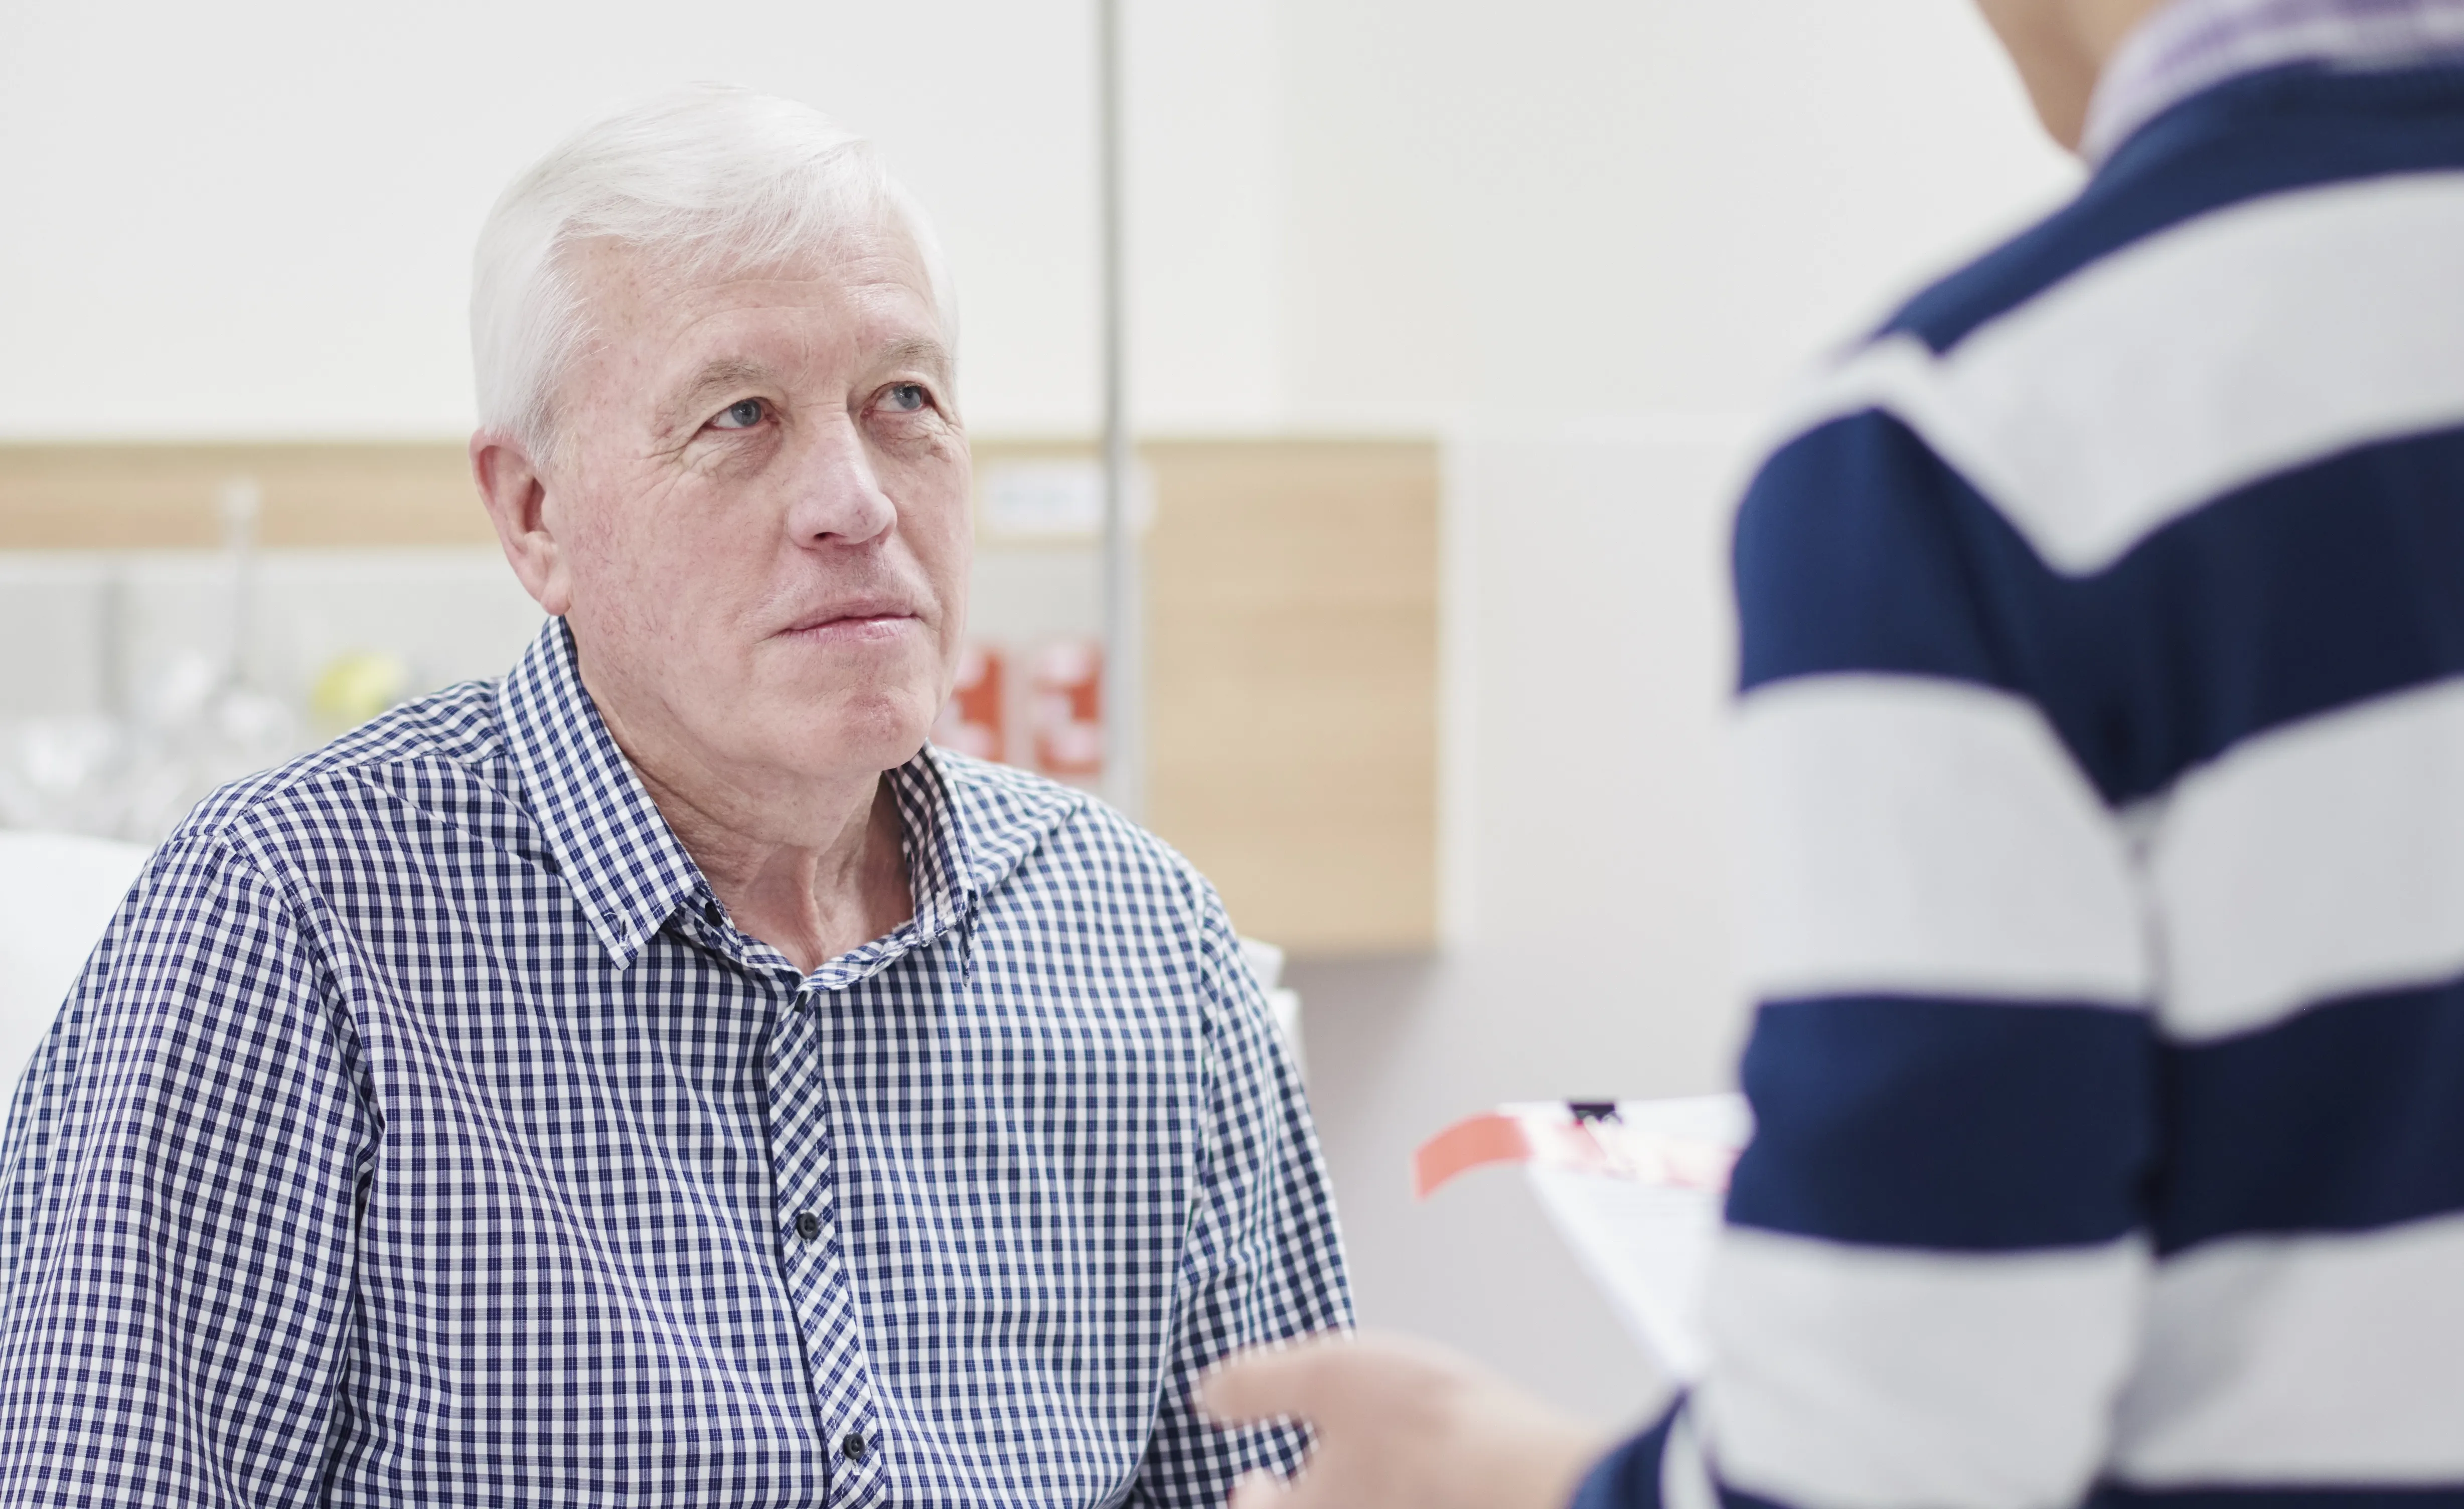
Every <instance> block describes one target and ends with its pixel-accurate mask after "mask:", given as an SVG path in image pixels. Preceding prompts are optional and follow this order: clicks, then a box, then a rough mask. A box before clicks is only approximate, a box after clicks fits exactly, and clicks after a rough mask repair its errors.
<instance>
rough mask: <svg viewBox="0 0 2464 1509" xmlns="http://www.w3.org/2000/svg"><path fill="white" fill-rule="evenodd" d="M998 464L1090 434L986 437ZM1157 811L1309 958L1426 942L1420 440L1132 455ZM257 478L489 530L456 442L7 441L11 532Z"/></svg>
mask: <svg viewBox="0 0 2464 1509" xmlns="http://www.w3.org/2000/svg"><path fill="white" fill-rule="evenodd" d="M977 455H978V462H979V471H980V469H981V467H982V466H983V465H984V464H987V463H994V462H998V461H1000V460H1001V459H1025V458H1036V457H1052V456H1067V455H1091V453H1090V452H1089V450H1088V448H1087V447H1085V446H1084V445H1083V444H1075V443H1069V442H1045V441H1002V440H987V441H983V442H979V445H978V447H977ZM1143 455H1144V458H1145V460H1146V463H1147V465H1148V467H1149V469H1150V471H1151V474H1152V476H1153V477H1154V482H1155V522H1154V525H1153V528H1152V530H1151V531H1150V533H1149V535H1148V538H1147V542H1146V551H1147V562H1148V583H1147V602H1148V613H1149V644H1148V680H1149V688H1150V689H1149V694H1148V713H1149V731H1148V752H1149V761H1150V765H1149V772H1148V801H1149V810H1148V813H1147V817H1148V821H1149V823H1150V824H1151V825H1152V826H1153V827H1154V828H1155V832H1158V833H1160V834H1162V835H1163V836H1164V837H1165V838H1166V839H1167V840H1169V841H1170V842H1172V843H1173V844H1174V845H1176V846H1177V847H1178V848H1179V849H1180V850H1181V851H1182V852H1183V853H1185V854H1188V855H1189V856H1190V857H1191V859H1193V860H1194V861H1196V862H1197V864H1198V866H1199V868H1200V869H1201V870H1203V871H1205V872H1206V873H1207V875H1208V876H1209V877H1211V878H1212V879H1213V880H1214V881H1215V883H1216V885H1217V887H1218V888H1219V889H1220V890H1221V892H1222V894H1223V897H1224V899H1225V901H1226V903H1227V904H1228V905H1229V906H1230V908H1231V911H1232V916H1233V919H1234V921H1236V922H1237V923H1238V924H1239V925H1240V926H1241V927H1242V929H1243V931H1246V932H1248V933H1251V934H1253V935H1255V936H1258V937H1262V938H1266V939H1270V940H1272V941H1274V942H1276V943H1282V944H1284V945H1285V946H1286V947H1287V948H1290V949H1292V950H1293V951H1295V952H1297V953H1303V954H1310V953H1317V954H1325V953H1345V952H1362V951H1375V950H1392V949H1417V948H1425V947H1428V946H1431V945H1432V944H1433V943H1434V942H1435V940H1436V935H1437V764H1438V662H1437V655H1438V648H1437V641H1438V491H1439V465H1438V456H1437V448H1436V446H1435V445H1434V444H1430V443H1426V442H1351V441H1298V440H1285V439H1255V440H1251V439H1228V440H1217V441H1161V442H1155V443H1151V444H1149V445H1147V446H1146V447H1144V448H1143ZM242 476H245V477H254V478H255V479H256V480H257V482H258V484H259V485H260V487H262V489H263V491H264V512H263V515H262V519H261V523H260V536H259V538H260V539H261V540H262V542H263V543H264V544H267V545H270V546H276V547H281V546H384V545H438V544H486V543H488V542H489V541H490V540H492V539H493V535H492V534H491V532H490V530H489V528H488V522H487V519H486V516H485V515H484V514H483V513H482V512H481V511H480V508H479V504H478V501H477V499H476V498H475V497H474V496H473V491H472V485H471V480H470V474H469V470H468V466H467V463H466V462H465V460H464V457H463V449H462V447H461V446H460V445H458V444H455V443H452V442H450V441H448V442H441V443H416V442H406V443H401V444H347V443H334V444H289V445H286V444H265V445H212V444H197V445H172V444H162V445H154V444H145V445H136V444H113V445H99V444H98V445H76V444H62V445H25V444H0V549H47V548H51V549H59V548H68V549H111V548H128V547H135V548H154V549H161V548H181V547H193V546H210V545H213V544H217V543H218V540H219V535H220V527H221V526H220V523H219V521H218V518H217V515H216V512H215V506H214V499H215V495H216V491H217V489H218V488H219V487H220V486H221V485H222V484H223V483H224V482H225V481H226V480H227V479H229V478H231V477H242Z"/></svg>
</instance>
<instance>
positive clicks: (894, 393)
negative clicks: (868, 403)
mask: <svg viewBox="0 0 2464 1509" xmlns="http://www.w3.org/2000/svg"><path fill="white" fill-rule="evenodd" d="M889 396H890V407H891V408H892V409H896V410H899V411H903V412H906V413H911V414H912V413H913V412H914V411H917V410H919V409H921V408H923V407H924V406H925V404H926V403H927V402H929V400H927V399H926V398H925V396H924V389H923V388H920V387H918V386H916V385H915V384H913V383H901V384H899V385H898V386H897V387H895V388H891V390H890V395H889Z"/></svg>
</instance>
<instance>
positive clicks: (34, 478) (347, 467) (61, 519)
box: [0, 440, 495, 550]
mask: <svg viewBox="0 0 2464 1509" xmlns="http://www.w3.org/2000/svg"><path fill="white" fill-rule="evenodd" d="M232 477H253V478H255V480H256V483H257V485H258V487H259V488H261V489H262V490H263V495H264V509H263V512H262V513H261V514H260V515H259V519H258V531H257V538H258V540H259V541H260V542H261V543H263V544H268V545H273V546H277V547H281V546H315V545H335V546H341V545H351V546H356V545H399V544H420V545H437V544H488V543H489V542H491V541H493V540H495V532H494V531H492V530H491V529H490V528H489V527H488V516H487V515H486V514H485V513H484V512H482V511H481V509H480V507H479V499H478V495H477V493H476V492H474V491H473V487H472V483H471V463H470V461H469V460H468V459H467V458H466V455H465V452H464V450H463V447H462V446H461V445H460V444H458V443H456V442H454V441H451V440H448V441H441V442H440V441H404V442H399V443H379V442H365V443H363V442H341V441H338V442H331V443H272V444H263V445H225V444H198V445H172V444H159V445H158V444H145V445H130V444H122V445H100V444H97V445H74V444H62V445H25V444H10V445H0V550H43V549H184V548H188V547H195V546H210V545H215V544H220V543H221V542H222V522H221V519H220V516H219V515H218V514H217V512H216V511H215V501H214V499H215V497H216V495H217V493H218V492H219V490H220V489H221V487H222V485H223V483H224V482H226V481H228V480H230V479H231V478H232Z"/></svg>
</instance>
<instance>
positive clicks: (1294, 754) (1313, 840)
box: [1146, 441, 1439, 953]
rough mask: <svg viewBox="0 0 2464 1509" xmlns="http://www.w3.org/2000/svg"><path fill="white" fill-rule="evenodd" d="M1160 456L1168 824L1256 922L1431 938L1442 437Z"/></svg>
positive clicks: (1310, 940) (1299, 935) (1156, 823)
mask: <svg viewBox="0 0 2464 1509" xmlns="http://www.w3.org/2000/svg"><path fill="white" fill-rule="evenodd" d="M1146 455H1147V459H1148V462H1149V464H1150V465H1151V466H1152V467H1153V468H1154V472H1155V526H1154V529H1153V532H1152V533H1151V534H1150V535H1149V537H1148V540H1147V562H1148V576H1147V600H1148V619H1149V639H1148V649H1147V657H1148V658H1147V666H1148V686H1149V691H1148V702H1147V710H1148V751H1149V759H1150V769H1149V779H1148V802H1149V809H1148V812H1147V818H1148V821H1149V823H1150V824H1151V826H1153V827H1154V829H1155V832H1158V833H1160V834H1162V835H1163V836H1164V837H1165V838H1166V839H1168V840H1169V841H1171V842H1172V843H1173V844H1174V845H1176V846H1177V847H1178V848H1179V849H1180V850H1181V851H1182V852H1183V853H1185V854H1188V855H1189V856H1190V858H1191V859H1192V860H1194V861H1196V863H1197V864H1198V867H1199V869H1201V870H1203V871H1205V872H1206V874H1207V875H1208V877H1211V878H1212V879H1213V880H1214V881H1215V884H1216V886H1217V888H1218V889H1219V890H1221V892H1222V893H1223V898H1224V901H1225V904H1226V905H1227V906H1229V907H1230V909H1231V912H1232V917H1233V920H1234V921H1235V922H1237V923H1238V924H1239V925H1240V927H1241V928H1242V930H1243V931H1244V932H1247V933H1250V934H1253V935H1255V936H1257V937H1261V938H1266V939H1271V940H1273V941H1274V942H1276V943H1282V944H1284V945H1285V946H1286V947H1287V948H1290V949H1292V950H1293V951H1295V952H1298V953H1338V952H1361V951H1372V950H1392V949H1418V948H1426V947H1429V946H1431V945H1433V944H1434V943H1435V942H1436V938H1437V907H1438V898H1437V808H1438V790H1437V783H1438V769H1437V765H1438V495H1439V465H1438V455H1437V448H1436V447H1435V446H1434V445H1432V444H1428V443H1392V444H1388V443H1357V442H1337V441H1326V442H1305V441H1277V442H1272V443H1264V444H1259V443H1249V442H1242V441H1227V442H1218V443H1196V442H1190V443H1175V444H1157V445H1154V446H1150V447H1149V448H1148V449H1147V452H1146Z"/></svg>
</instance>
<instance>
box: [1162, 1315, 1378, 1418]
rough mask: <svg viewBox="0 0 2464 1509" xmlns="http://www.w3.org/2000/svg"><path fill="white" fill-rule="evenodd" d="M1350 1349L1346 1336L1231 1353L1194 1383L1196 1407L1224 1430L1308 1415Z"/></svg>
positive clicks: (1313, 1409)
mask: <svg viewBox="0 0 2464 1509" xmlns="http://www.w3.org/2000/svg"><path fill="white" fill-rule="evenodd" d="M1352 1347H1353V1343H1352V1339H1351V1338H1350V1337H1348V1336H1339V1335H1337V1336H1322V1337H1314V1338H1312V1339H1310V1340H1309V1341H1306V1342H1300V1343H1293V1344H1291V1345H1288V1346H1262V1347H1256V1348H1253V1349H1251V1350H1249V1351H1246V1352H1239V1353H1235V1354H1234V1355H1233V1356H1231V1357H1229V1358H1226V1359H1225V1360H1224V1361H1222V1362H1221V1363H1218V1364H1217V1365H1215V1366H1214V1368H1213V1369H1212V1370H1210V1371H1209V1372H1208V1373H1207V1375H1206V1376H1205V1377H1204V1378H1203V1379H1201V1380H1200V1381H1199V1386H1198V1399H1199V1404H1201V1405H1202V1406H1204V1407H1205V1409H1206V1412H1207V1413H1208V1414H1209V1415H1211V1416H1213V1417H1214V1418H1215V1419H1216V1420H1217V1421H1219V1422H1220V1423H1222V1424H1225V1425H1241V1424H1245V1423H1247V1422H1250V1421H1254V1420H1271V1419H1273V1418H1274V1417H1275V1416H1277V1415H1295V1416H1307V1415H1309V1414H1311V1413H1313V1412H1315V1409H1316V1407H1317V1404H1318V1402H1319V1401H1320V1400H1321V1399H1323V1398H1325V1397H1326V1391H1327V1382H1328V1378H1329V1375H1330V1374H1331V1373H1335V1372H1338V1371H1340V1369H1341V1367H1342V1365H1343V1363H1344V1361H1345V1359H1346V1358H1347V1357H1348V1356H1349V1355H1350V1354H1351V1351H1352Z"/></svg>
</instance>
